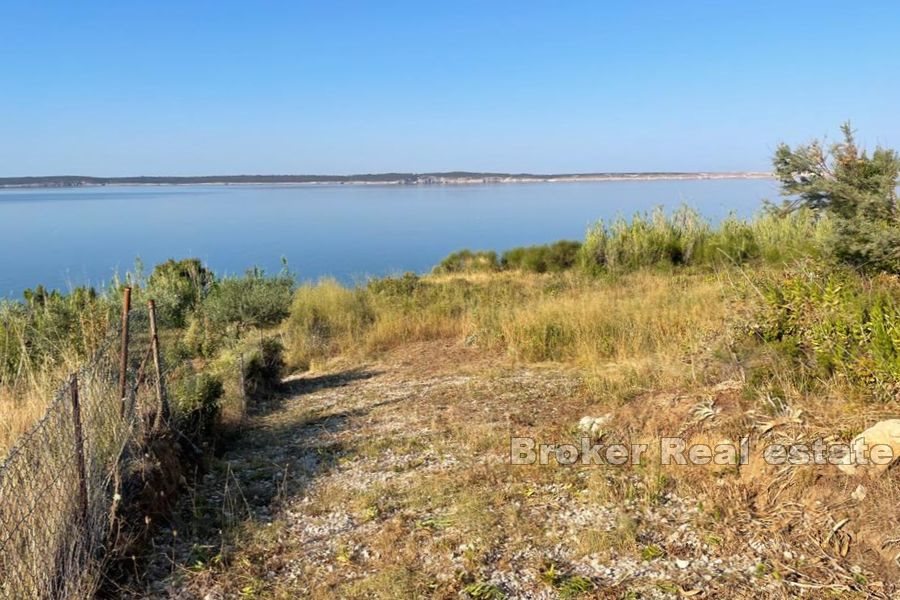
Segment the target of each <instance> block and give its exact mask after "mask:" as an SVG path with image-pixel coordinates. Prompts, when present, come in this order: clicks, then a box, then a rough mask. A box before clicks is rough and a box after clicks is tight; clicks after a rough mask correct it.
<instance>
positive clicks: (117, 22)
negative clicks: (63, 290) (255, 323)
mask: <svg viewBox="0 0 900 600" xmlns="http://www.w3.org/2000/svg"><path fill="white" fill-rule="evenodd" d="M898 30H900V2H894V1H866V2H845V1H844V2H831V1H824V0H820V1H816V2H771V1H747V2H730V1H721V2H692V1H688V0H685V1H672V0H668V1H664V2H649V1H647V2H641V1H622V2H606V1H600V0H594V1H585V2H575V1H570V2H549V1H540V2H529V1H523V0H518V1H514V2H501V1H499V0H479V1H472V2H469V1H462V0H453V1H446V2H431V1H424V0H418V1H415V2H390V1H387V0H384V1H379V2H366V3H363V2H359V3H355V2H341V1H334V0H322V1H317V2H297V1H295V2H268V1H257V2H248V1H243V2H228V1H223V0H216V1H214V2H213V1H211V2H200V1H185V0H178V1H168V0H154V1H153V2H130V1H110V2H104V3H100V2H91V1H89V0H79V1H78V2H71V1H68V0H67V1H65V2H50V1H34V0H28V1H24V2H20V1H18V0H15V1H10V0H0V82H2V83H0V176H15V175H50V174H82V175H103V176H116V175H139V174H147V175H194V174H196V175H200V174H237V173H360V172H380V171H419V172H421V171H433V170H455V169H466V170H495V171H529V172H573V171H617V170H627V171H646V170H690V171H694V170H760V169H767V168H768V166H769V156H770V154H771V152H772V150H773V148H774V147H775V145H776V144H777V143H778V142H779V141H788V142H791V143H794V142H800V141H805V140H807V139H808V138H810V137H814V136H822V135H824V134H834V133H836V132H837V128H838V125H839V124H840V123H841V122H842V121H844V120H846V119H852V120H853V123H854V126H855V127H856V128H857V129H858V130H859V132H860V137H861V139H862V140H864V141H865V142H867V143H869V144H872V145H874V144H875V143H881V144H884V145H891V146H895V147H896V146H900V45H898V35H897V32H898Z"/></svg>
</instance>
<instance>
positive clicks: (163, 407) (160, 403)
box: [147, 300, 169, 431]
mask: <svg viewBox="0 0 900 600" xmlns="http://www.w3.org/2000/svg"><path fill="white" fill-rule="evenodd" d="M147 312H148V313H149V314H150V349H151V351H152V352H153V365H154V366H155V367H156V402H157V409H156V418H155V420H154V423H153V429H154V431H159V429H160V428H161V427H162V423H163V421H168V420H169V401H168V399H167V398H166V390H165V388H164V387H163V374H162V363H161V361H160V358H159V333H158V332H157V329H156V303H155V302H154V301H153V300H148V301H147Z"/></svg>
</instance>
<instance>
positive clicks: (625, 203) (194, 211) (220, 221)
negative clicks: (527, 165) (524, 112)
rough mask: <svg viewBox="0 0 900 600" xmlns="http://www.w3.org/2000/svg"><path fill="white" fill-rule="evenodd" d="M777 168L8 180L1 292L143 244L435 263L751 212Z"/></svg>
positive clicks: (335, 272) (85, 275)
mask: <svg viewBox="0 0 900 600" xmlns="http://www.w3.org/2000/svg"><path fill="white" fill-rule="evenodd" d="M776 197H777V189H776V187H775V183H774V182H773V181H768V180H719V181H714V180H707V181H629V182H597V183H593V182H592V183H555V184H554V183H549V184H542V183H533V184H521V185H512V184H505V185H484V186H411V187H401V186H340V185H334V186H278V187H268V186H189V187H168V186H160V187H103V188H73V189H56V190H45V189H29V190H0V296H5V297H9V296H18V295H19V294H20V293H21V291H22V290H23V289H25V288H27V287H33V286H35V285H37V284H39V283H41V284H44V285H45V286H49V287H55V288H59V289H63V290H66V289H69V288H71V287H72V286H75V285H82V284H89V285H98V286H100V285H103V284H104V283H105V282H108V281H109V280H110V278H111V277H112V275H113V274H114V273H115V272H119V273H122V272H124V271H126V270H129V269H131V268H132V267H133V265H134V264H135V259H136V258H140V259H141V260H142V261H143V263H144V264H145V265H147V266H148V268H149V267H150V266H152V265H154V264H156V263H158V262H161V261H164V260H166V259H167V258H183V257H198V258H201V259H202V260H203V261H204V262H206V263H207V264H208V265H210V266H211V267H212V268H213V269H214V270H216V271H217V272H219V273H241V272H243V271H244V270H245V269H246V268H248V267H250V266H253V265H257V266H260V267H263V268H264V269H266V270H267V271H269V272H275V271H277V270H278V269H279V268H280V266H281V258H282V257H284V258H286V259H287V261H288V264H289V267H290V269H291V270H292V271H294V272H296V273H297V274H298V276H299V277H300V278H301V279H317V278H319V277H321V276H324V275H331V276H334V277H337V278H338V279H341V280H343V281H346V282H353V281H359V280H363V279H364V278H365V277H366V276H373V275H374V276H377V275H386V274H391V273H399V272H403V271H416V272H424V271H427V270H429V269H430V268H431V267H432V266H434V265H435V264H436V263H437V262H439V261H440V259H441V258H443V257H444V256H446V255H447V254H448V253H450V252H452V251H454V250H458V249H460V248H466V247H468V248H472V249H496V250H503V249H505V248H510V247H513V246H519V245H525V244H538V243H545V242H552V241H555V240H558V239H563V238H568V239H582V238H583V236H584V232H585V230H586V228H587V227H588V226H589V225H590V224H591V223H592V222H594V221H596V220H597V219H599V218H612V217H615V216H617V215H625V216H630V215H631V214H633V213H634V212H635V211H642V210H649V209H652V208H653V207H655V206H660V205H662V206H665V207H667V208H675V207H677V206H678V205H680V204H681V203H686V204H689V205H691V206H693V207H694V208H696V209H698V210H699V211H700V212H701V213H703V214H704V215H706V216H707V217H709V218H710V219H712V220H718V219H721V218H722V217H724V216H726V215H727V214H728V213H729V212H735V213H737V214H738V215H740V216H750V215H752V214H753V213H755V212H756V211H758V210H759V208H760V206H761V202H762V199H764V198H770V199H775V198H776Z"/></svg>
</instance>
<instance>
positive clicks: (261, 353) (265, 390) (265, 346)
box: [243, 338, 284, 399]
mask: <svg viewBox="0 0 900 600" xmlns="http://www.w3.org/2000/svg"><path fill="white" fill-rule="evenodd" d="M283 370H284V345H283V344H282V343H281V340H279V339H278V338H263V339H262V340H260V343H259V345H258V346H256V347H255V348H254V349H253V351H252V352H251V353H250V355H249V356H248V357H246V358H245V360H244V373H243V381H244V393H245V394H246V397H248V398H253V399H258V398H263V397H266V396H269V395H271V394H272V393H274V392H275V391H277V390H278V387H279V386H280V384H281V375H282V371H283Z"/></svg>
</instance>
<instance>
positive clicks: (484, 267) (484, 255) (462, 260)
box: [434, 249, 500, 274]
mask: <svg viewBox="0 0 900 600" xmlns="http://www.w3.org/2000/svg"><path fill="white" fill-rule="evenodd" d="M499 269H500V263H499V261H498V260H497V253H496V252H494V251H475V252H473V251H472V250H468V249H465V250H460V251H458V252H454V253H453V254H451V255H450V256H448V257H447V258H445V259H444V260H442V261H441V262H440V264H439V265H438V266H436V267H435V268H434V272H435V273H439V274H448V273H471V272H487V271H497V270H499Z"/></svg>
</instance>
